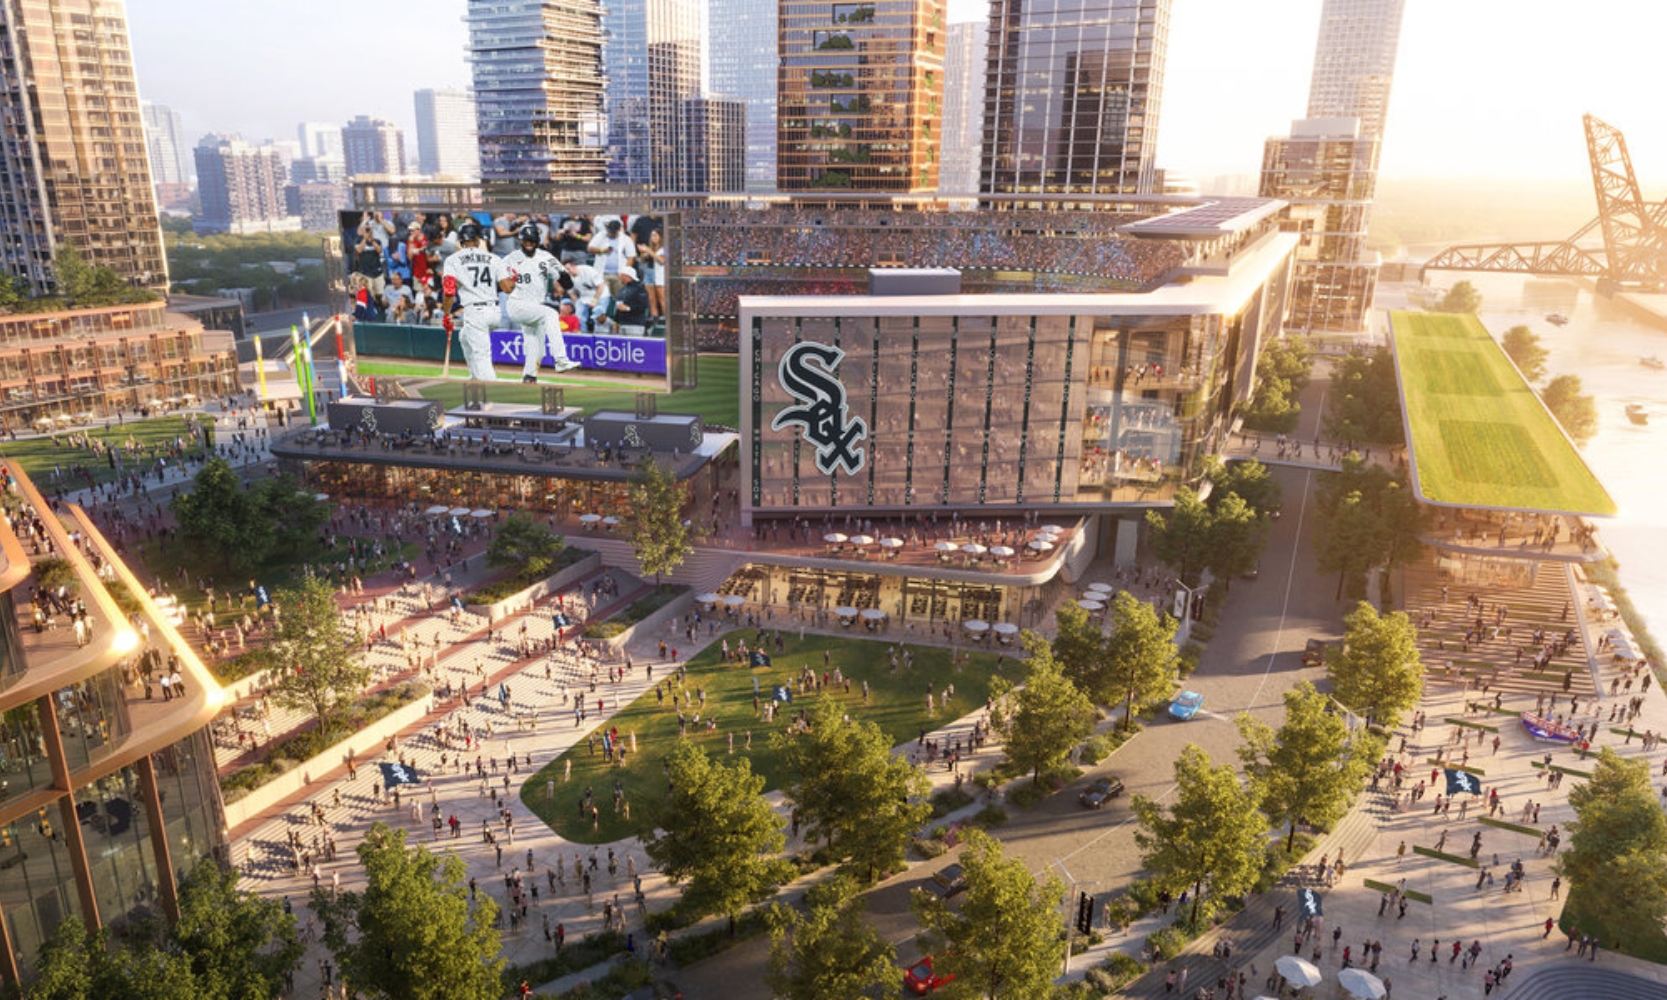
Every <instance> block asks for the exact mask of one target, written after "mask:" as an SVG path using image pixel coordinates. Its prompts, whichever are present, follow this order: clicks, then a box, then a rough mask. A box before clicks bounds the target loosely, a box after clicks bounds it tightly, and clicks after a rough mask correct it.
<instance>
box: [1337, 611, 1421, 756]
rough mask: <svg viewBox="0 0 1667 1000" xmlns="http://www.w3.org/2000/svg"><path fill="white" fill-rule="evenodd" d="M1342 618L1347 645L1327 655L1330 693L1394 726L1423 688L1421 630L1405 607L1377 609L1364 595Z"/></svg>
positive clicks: (1372, 719)
mask: <svg viewBox="0 0 1667 1000" xmlns="http://www.w3.org/2000/svg"><path fill="white" fill-rule="evenodd" d="M1343 622H1344V625H1345V628H1346V631H1345V632H1344V636H1343V651H1342V652H1341V653H1338V654H1336V655H1334V656H1328V657H1326V673H1328V674H1329V675H1330V676H1331V690H1332V693H1333V694H1335V695H1336V697H1337V700H1338V701H1340V702H1342V703H1343V704H1344V705H1345V706H1347V707H1348V708H1349V709H1350V710H1351V711H1355V712H1360V713H1362V714H1363V715H1365V716H1366V719H1367V721H1368V722H1374V723H1378V724H1381V725H1384V726H1393V725H1395V723H1397V722H1398V721H1400V718H1401V716H1402V714H1403V713H1405V712H1407V711H1409V710H1410V709H1411V708H1412V707H1413V706H1414V705H1417V704H1418V699H1419V698H1420V697H1422V696H1423V693H1424V664H1423V663H1422V662H1420V661H1419V659H1418V630H1417V629H1416V628H1414V627H1413V624H1412V619H1410V618H1408V617H1407V616H1406V613H1405V612H1403V611H1394V612H1391V613H1389V614H1387V615H1379V614H1378V612H1377V609H1376V608H1374V607H1372V606H1371V605H1370V604H1367V603H1366V602H1365V601H1361V602H1360V604H1359V605H1357V606H1356V607H1355V609H1354V610H1353V611H1351V612H1349V615H1348V617H1346V618H1344V619H1343Z"/></svg>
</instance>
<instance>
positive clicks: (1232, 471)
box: [1204, 456, 1284, 517]
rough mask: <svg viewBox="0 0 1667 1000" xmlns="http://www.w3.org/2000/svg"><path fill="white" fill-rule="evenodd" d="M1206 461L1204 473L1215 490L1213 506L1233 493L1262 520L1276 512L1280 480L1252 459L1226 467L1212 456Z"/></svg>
mask: <svg viewBox="0 0 1667 1000" xmlns="http://www.w3.org/2000/svg"><path fill="white" fill-rule="evenodd" d="M1208 461H1209V464H1208V465H1206V466H1205V470H1204V474H1205V475H1206V476H1208V477H1209V479H1210V482H1212V483H1214V484H1215V489H1214V490H1212V491H1211V492H1210V505H1211V506H1212V507H1216V506H1219V505H1220V503H1221V501H1223V500H1225V499H1226V498H1227V497H1228V496H1232V495H1235V494H1236V495H1238V496H1239V497H1241V498H1243V500H1244V502H1245V503H1246V504H1248V505H1249V506H1250V508H1251V509H1252V510H1254V511H1255V512H1256V513H1257V514H1260V515H1262V516H1264V517H1266V516H1268V515H1270V514H1272V513H1273V512H1274V511H1276V510H1278V509H1279V502H1280V497H1281V495H1282V493H1283V492H1284V491H1283V490H1281V489H1280V488H1279V481H1278V480H1277V479H1274V478H1273V474H1272V473H1271V472H1269V471H1268V467H1267V466H1265V465H1263V464H1262V463H1261V462H1258V461H1256V460H1255V459H1254V458H1251V459H1246V460H1245V461H1242V462H1233V463H1231V464H1225V463H1223V462H1222V461H1221V460H1220V459H1219V458H1216V457H1214V456H1212V457H1211V458H1210V459H1209V460H1208Z"/></svg>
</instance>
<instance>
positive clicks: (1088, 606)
mask: <svg viewBox="0 0 1667 1000" xmlns="http://www.w3.org/2000/svg"><path fill="white" fill-rule="evenodd" d="M1077 607H1079V608H1081V609H1083V610H1084V611H1104V610H1105V609H1106V606H1105V603H1104V602H1103V601H1090V600H1087V599H1086V598H1085V599H1083V600H1080V601H1078V602H1077Z"/></svg>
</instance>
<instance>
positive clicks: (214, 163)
mask: <svg viewBox="0 0 1667 1000" xmlns="http://www.w3.org/2000/svg"><path fill="white" fill-rule="evenodd" d="M195 152H196V158H197V194H198V197H199V198H201V199H202V212H201V213H200V214H199V215H198V216H197V218H196V220H195V222H194V223H193V228H195V229H196V231H197V232H199V233H266V232H274V233H276V232H293V231H294V230H297V229H300V228H301V219H300V218H299V217H298V216H295V215H292V214H291V213H290V212H289V209H288V205H287V202H286V201H285V198H284V183H285V181H286V179H287V178H286V171H285V170H284V159H283V153H281V152H280V151H279V150H277V149H275V148H273V147H272V146H270V145H267V146H252V145H250V144H249V143H247V142H244V141H243V140H242V139H239V138H236V137H233V136H222V135H207V136H204V137H203V139H202V141H201V142H199V143H197V148H196V151H195Z"/></svg>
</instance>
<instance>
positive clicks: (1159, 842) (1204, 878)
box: [1133, 743, 1268, 926]
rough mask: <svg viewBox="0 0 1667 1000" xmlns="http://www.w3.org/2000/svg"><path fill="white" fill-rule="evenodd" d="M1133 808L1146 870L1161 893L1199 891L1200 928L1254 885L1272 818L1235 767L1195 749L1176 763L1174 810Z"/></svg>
mask: <svg viewBox="0 0 1667 1000" xmlns="http://www.w3.org/2000/svg"><path fill="white" fill-rule="evenodd" d="M1133 808H1134V813H1135V817H1136V818H1137V819H1138V820H1139V822H1140V829H1139V830H1137V831H1135V843H1136V844H1137V845H1139V847H1140V860H1141V864H1143V865H1145V866H1146V868H1147V870H1149V871H1150V872H1151V873H1152V879H1153V882H1154V883H1155V884H1156V885H1157V886H1158V887H1160V888H1162V889H1167V890H1169V891H1170V892H1179V891H1181V890H1183V889H1190V890H1191V891H1192V894H1193V901H1192V914H1191V916H1190V918H1189V919H1190V921H1191V922H1192V923H1193V924H1194V925H1195V926H1196V925H1197V924H1198V920H1199V914H1200V913H1204V914H1205V915H1206V916H1207V915H1208V914H1209V913H1212V912H1214V911H1215V909H1216V908H1217V907H1218V906H1219V905H1220V904H1221V901H1222V900H1224V899H1226V898H1227V897H1230V896H1240V895H1243V894H1244V893H1246V892H1249V891H1250V889H1251V888H1252V887H1254V886H1255V884H1256V879H1257V877H1258V876H1259V875H1260V874H1261V870H1262V856H1263V844H1264V842H1265V838H1266V836H1267V832H1268V819H1267V817H1266V816H1264V815H1263V814H1262V811H1261V809H1260V802H1259V800H1258V798H1257V789H1256V787H1255V786H1254V785H1253V784H1241V783H1240V781H1239V776H1238V774H1237V773H1235V771H1234V769H1233V766H1232V765H1231V764H1223V765H1221V766H1220V767H1216V766H1214V764H1213V763H1212V761H1211V760H1210V755H1209V754H1207V753H1205V752H1204V751H1203V750H1202V749H1200V748H1199V747H1198V746H1196V745H1194V744H1191V743H1189V744H1187V745H1186V747H1185V749H1183V750H1182V751H1181V756H1180V758H1179V759H1177V760H1176V761H1175V796H1174V800H1173V804H1172V805H1171V806H1170V807H1169V809H1168V810H1165V809H1164V808H1163V807H1162V806H1160V805H1159V804H1158V803H1157V802H1156V801H1154V800H1152V799H1150V798H1147V797H1146V796H1144V795H1138V794H1137V795H1135V796H1134V802H1133ZM1206 887H1208V889H1209V895H1210V899H1209V902H1208V903H1207V904H1206V903H1205V901H1204V899H1203V897H1204V890H1205V888H1206Z"/></svg>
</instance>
